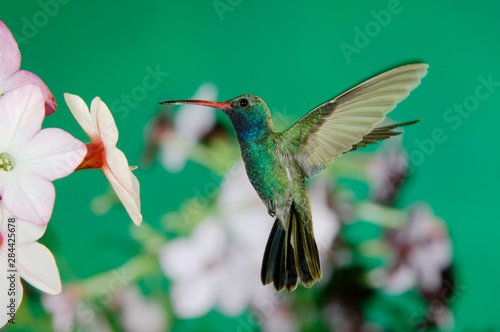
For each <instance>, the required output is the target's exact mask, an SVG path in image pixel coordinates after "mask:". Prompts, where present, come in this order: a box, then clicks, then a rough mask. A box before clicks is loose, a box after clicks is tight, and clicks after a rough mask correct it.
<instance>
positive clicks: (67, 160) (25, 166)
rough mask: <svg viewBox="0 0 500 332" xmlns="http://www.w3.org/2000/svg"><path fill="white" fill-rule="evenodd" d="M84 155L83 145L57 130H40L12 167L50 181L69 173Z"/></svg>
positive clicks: (17, 156)
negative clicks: (14, 166)
mask: <svg viewBox="0 0 500 332" xmlns="http://www.w3.org/2000/svg"><path fill="white" fill-rule="evenodd" d="M86 154H87V147H86V146H85V144H83V143H82V142H80V141H79V140H77V139H76V138H74V137H73V136H71V135H70V134H68V133H67V132H65V131H64V130H61V129H59V128H48V129H43V130H41V131H40V132H38V134H37V135H36V136H35V137H34V138H33V139H32V140H31V141H30V143H29V145H27V146H26V147H25V149H24V150H23V151H22V154H19V155H16V168H19V170H20V171H26V172H31V173H34V174H38V175H39V176H41V177H43V178H46V179H47V180H50V181H53V180H56V179H60V178H63V177H65V176H67V175H69V174H71V173H72V172H73V171H74V170H75V168H76V167H77V166H78V165H80V163H81V162H82V160H83V158H84V157H85V155H86Z"/></svg>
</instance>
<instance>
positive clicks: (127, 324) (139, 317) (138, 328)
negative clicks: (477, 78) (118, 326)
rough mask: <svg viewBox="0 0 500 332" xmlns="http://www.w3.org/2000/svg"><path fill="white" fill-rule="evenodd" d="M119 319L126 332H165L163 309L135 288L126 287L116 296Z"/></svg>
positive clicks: (165, 322)
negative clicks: (118, 306) (119, 309)
mask: <svg viewBox="0 0 500 332" xmlns="http://www.w3.org/2000/svg"><path fill="white" fill-rule="evenodd" d="M117 302H118V303H119V305H120V308H121V312H120V319H121V321H122V324H123V327H124V328H125V330H126V331H128V332H163V331H166V330H167V319H166V315H165V309H164V308H163V307H162V306H161V305H160V303H158V302H157V301H155V300H153V299H148V298H147V297H145V296H144V295H142V294H141V292H140V291H139V289H137V287H135V286H134V287H128V288H126V289H125V290H124V291H123V292H121V293H120V294H118V295H117Z"/></svg>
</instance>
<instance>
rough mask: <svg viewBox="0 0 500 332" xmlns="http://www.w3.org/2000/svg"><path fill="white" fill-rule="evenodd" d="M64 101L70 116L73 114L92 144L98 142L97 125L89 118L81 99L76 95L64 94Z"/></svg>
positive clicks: (87, 110) (87, 109) (85, 105)
mask: <svg viewBox="0 0 500 332" xmlns="http://www.w3.org/2000/svg"><path fill="white" fill-rule="evenodd" d="M64 100H66V104H68V107H69V110H70V111H71V114H73V116H74V117H75V119H76V121H77V122H78V124H79V125H80V126H81V127H82V129H83V131H84V132H85V133H86V134H87V135H88V136H89V137H90V139H91V140H92V142H97V141H99V132H98V130H97V124H96V123H95V122H94V120H93V119H92V117H91V116H90V112H89V108H88V107H87V104H85V102H84V101H83V99H82V98H80V97H79V96H77V95H72V94H70V93H65V94H64Z"/></svg>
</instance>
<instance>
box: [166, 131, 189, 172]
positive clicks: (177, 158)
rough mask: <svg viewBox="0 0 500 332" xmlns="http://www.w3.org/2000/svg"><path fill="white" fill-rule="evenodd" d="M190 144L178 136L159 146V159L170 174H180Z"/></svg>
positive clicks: (173, 136)
mask: <svg viewBox="0 0 500 332" xmlns="http://www.w3.org/2000/svg"><path fill="white" fill-rule="evenodd" d="M190 147H191V144H189V143H188V142H187V141H185V140H184V139H182V138H181V137H180V136H178V135H172V136H171V139H169V140H167V141H166V142H165V143H163V144H162V145H161V147H160V148H161V150H160V158H161V163H162V164H163V167H165V169H166V170H167V171H169V172H171V173H177V172H180V171H181V170H182V169H183V168H184V166H185V165H186V161H187V159H188V153H189V148H190Z"/></svg>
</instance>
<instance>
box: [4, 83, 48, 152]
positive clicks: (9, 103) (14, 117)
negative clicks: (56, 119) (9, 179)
mask: <svg viewBox="0 0 500 332" xmlns="http://www.w3.org/2000/svg"><path fill="white" fill-rule="evenodd" d="M43 104H44V102H43V96H42V93H41V91H40V88H38V87H37V86H36V85H33V84H29V85H25V86H23V87H21V88H19V89H15V90H13V91H10V92H8V93H6V94H5V95H4V96H3V97H1V98H0V151H1V152H9V153H10V152H12V153H14V152H15V151H12V150H11V148H12V146H13V145H14V144H16V145H18V146H19V145H22V144H23V143H26V142H27V141H29V140H30V139H31V138H32V137H33V136H35V135H36V133H37V132H38V131H40V128H41V127H42V121H43V117H44V115H45V111H44V108H43ZM13 157H14V158H15V156H13Z"/></svg>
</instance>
